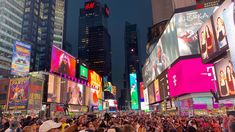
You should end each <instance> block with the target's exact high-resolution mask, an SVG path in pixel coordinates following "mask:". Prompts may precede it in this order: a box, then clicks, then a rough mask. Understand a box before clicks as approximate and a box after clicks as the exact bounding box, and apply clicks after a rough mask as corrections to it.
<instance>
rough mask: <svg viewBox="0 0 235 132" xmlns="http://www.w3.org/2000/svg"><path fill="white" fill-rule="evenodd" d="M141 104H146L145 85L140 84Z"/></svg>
mask: <svg viewBox="0 0 235 132" xmlns="http://www.w3.org/2000/svg"><path fill="white" fill-rule="evenodd" d="M140 102H144V83H143V82H140Z"/></svg>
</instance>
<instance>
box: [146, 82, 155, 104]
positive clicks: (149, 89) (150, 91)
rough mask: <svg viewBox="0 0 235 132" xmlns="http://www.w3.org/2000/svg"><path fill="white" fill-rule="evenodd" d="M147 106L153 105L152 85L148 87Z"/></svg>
mask: <svg viewBox="0 0 235 132" xmlns="http://www.w3.org/2000/svg"><path fill="white" fill-rule="evenodd" d="M148 97H149V104H152V103H155V94H154V84H153V83H151V84H150V85H149V87H148Z"/></svg>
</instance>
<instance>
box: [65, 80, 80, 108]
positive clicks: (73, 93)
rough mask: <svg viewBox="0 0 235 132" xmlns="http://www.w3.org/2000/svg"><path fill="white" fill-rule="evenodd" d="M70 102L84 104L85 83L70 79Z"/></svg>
mask: <svg viewBox="0 0 235 132" xmlns="http://www.w3.org/2000/svg"><path fill="white" fill-rule="evenodd" d="M67 88H68V91H69V95H68V104H73V105H83V104H84V103H83V97H84V96H83V85H81V84H78V83H76V82H73V81H68V86H67Z"/></svg>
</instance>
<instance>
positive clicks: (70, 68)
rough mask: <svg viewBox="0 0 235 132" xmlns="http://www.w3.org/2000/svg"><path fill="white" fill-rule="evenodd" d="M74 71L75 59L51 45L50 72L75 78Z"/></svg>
mask: <svg viewBox="0 0 235 132" xmlns="http://www.w3.org/2000/svg"><path fill="white" fill-rule="evenodd" d="M75 70H76V60H75V58H74V57H73V56H71V55H70V54H68V53H66V52H65V51H63V50H61V49H59V48H57V47H56V46H54V45H53V46H52V55H51V70H50V71H52V72H56V73H62V74H66V75H68V76H71V77H75Z"/></svg>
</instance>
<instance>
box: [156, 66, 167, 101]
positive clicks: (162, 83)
mask: <svg viewBox="0 0 235 132" xmlns="http://www.w3.org/2000/svg"><path fill="white" fill-rule="evenodd" d="M157 79H158V81H159V90H160V99H161V100H164V99H166V98H167V97H168V96H169V90H168V80H167V70H165V71H163V72H162V73H161V74H160V75H159V76H158V77H157Z"/></svg>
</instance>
